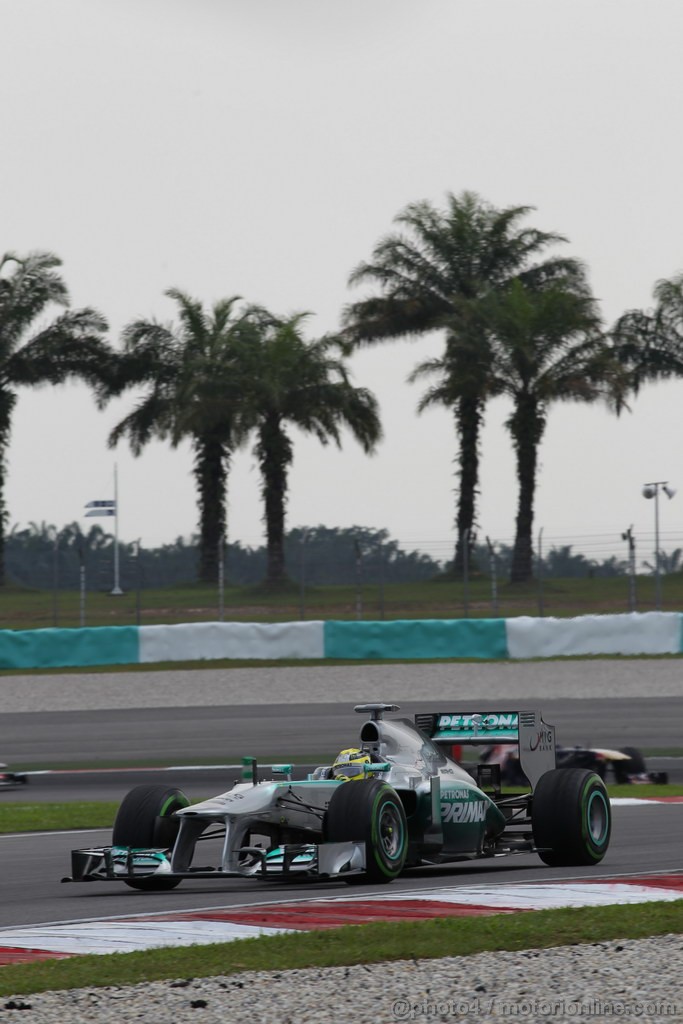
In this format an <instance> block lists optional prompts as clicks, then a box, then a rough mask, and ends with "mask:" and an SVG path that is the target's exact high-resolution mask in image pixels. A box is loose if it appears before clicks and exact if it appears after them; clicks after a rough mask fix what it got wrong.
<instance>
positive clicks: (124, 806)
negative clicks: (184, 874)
mask: <svg viewBox="0 0 683 1024" xmlns="http://www.w3.org/2000/svg"><path fill="white" fill-rule="evenodd" d="M189 803H190V801H189V800H188V798H187V797H186V796H185V794H184V793H183V792H182V791H181V790H179V789H173V788H170V787H169V786H136V787H135V789H131V791H130V792H129V793H127V794H126V796H125V797H124V798H123V800H122V802H121V806H120V807H119V809H118V813H117V815H116V820H115V821H114V829H113V832H112V845H113V846H131V847H134V848H139V849H144V848H150V847H157V848H160V849H170V848H171V847H172V846H173V844H174V843H175V841H176V837H177V835H178V829H179V827H180V823H179V822H178V820H177V819H176V818H174V817H173V814H174V812H175V811H177V810H180V808H181V807H187V806H188V805H189ZM125 882H126V885H128V886H130V887H131V889H143V890H145V891H146V892H150V891H157V892H158V891H162V890H167V889H175V887H176V886H177V885H179V884H180V882H181V879H179V878H165V877H164V876H163V875H159V876H158V877H156V876H155V877H151V878H140V879H139V880H138V879H136V880H135V881H133V880H130V879H126V880H125Z"/></svg>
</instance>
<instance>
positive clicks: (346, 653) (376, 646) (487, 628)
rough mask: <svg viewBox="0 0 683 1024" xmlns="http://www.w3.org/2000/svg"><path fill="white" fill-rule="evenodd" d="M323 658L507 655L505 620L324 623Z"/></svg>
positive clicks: (409, 620)
mask: <svg viewBox="0 0 683 1024" xmlns="http://www.w3.org/2000/svg"><path fill="white" fill-rule="evenodd" d="M325 657H326V658H394V659H396V658H496V659H499V658H507V657H508V649H507V636H506V629H505V619H424V620H420V619H417V620H415V619H405V620H404V619H399V620H396V621H393V622H326V623H325Z"/></svg>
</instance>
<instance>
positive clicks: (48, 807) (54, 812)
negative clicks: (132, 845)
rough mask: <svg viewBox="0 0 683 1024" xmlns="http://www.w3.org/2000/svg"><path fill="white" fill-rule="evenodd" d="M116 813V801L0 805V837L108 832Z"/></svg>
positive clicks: (117, 805) (117, 807)
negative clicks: (89, 830)
mask: <svg viewBox="0 0 683 1024" xmlns="http://www.w3.org/2000/svg"><path fill="white" fill-rule="evenodd" d="M118 809H119V804H118V801H116V802H111V803H109V802H95V801H91V802H83V803H67V804H47V803H45V804H5V805H4V806H2V805H0V833H3V832H4V833H7V832H53V831H57V830H62V829H79V828H111V826H112V825H113V824H114V818H115V816H116V812H117V810H118Z"/></svg>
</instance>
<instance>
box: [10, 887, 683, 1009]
mask: <svg viewBox="0 0 683 1024" xmlns="http://www.w3.org/2000/svg"><path fill="white" fill-rule="evenodd" d="M682 911H683V901H676V902H674V903H649V904H648V905H647V914H644V913H643V908H642V907H638V906H613V907H582V908H567V909H563V910H540V911H533V912H530V913H519V914H510V915H505V914H495V915H493V916H491V917H469V918H467V917H466V918H462V917H461V918H443V919H436V920H432V921H417V922H411V923H410V924H406V923H377V924H368V925H360V926H359V925H356V926H352V927H344V928H338V929H331V930H329V931H316V932H299V933H297V934H290V935H273V936H264V937H261V938H255V939H240V940H237V941H235V942H229V943H220V944H218V943H217V944H212V945H207V946H189V947H184V948H177V949H158V950H156V949H154V950H147V951H146V952H143V953H125V954H124V953H116V954H113V955H107V956H79V957H74V958H73V959H69V960H50V961H44V962H42V963H37V964H17V965H13V966H8V967H3V968H0V995H2V996H9V995H27V994H29V993H35V992H44V991H50V990H55V989H69V988H95V987H101V986H104V985H130V984H136V983H139V982H146V981H156V980H161V979H165V978H166V979H168V978H198V977H215V976H217V975H225V974H235V973H238V972H241V971H270V970H289V969H293V968H306V967H314V968H321V967H322V968H324V967H335V966H341V965H346V964H358V963H363V964H370V963H380V962H382V961H388V960H415V959H433V958H438V957H444V956H468V955H471V954H474V953H481V952H484V951H487V950H488V951H500V950H519V949H546V948H549V947H552V946H565V945H577V944H578V943H593V942H607V941H611V940H615V939H638V938H643V937H646V936H651V935H666V934H670V933H678V932H680V930H681V921H682V920H683V914H682ZM361 929H362V930H361Z"/></svg>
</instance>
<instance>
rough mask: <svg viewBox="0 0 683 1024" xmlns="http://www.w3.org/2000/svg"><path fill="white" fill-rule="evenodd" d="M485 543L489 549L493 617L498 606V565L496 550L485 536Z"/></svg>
mask: <svg viewBox="0 0 683 1024" xmlns="http://www.w3.org/2000/svg"><path fill="white" fill-rule="evenodd" d="M486 544H487V545H488V549H489V570H490V573H491V608H492V610H493V614H494V616H495V618H498V613H499V606H498V565H497V558H496V552H495V551H494V549H493V544H492V543H491V541H490V540H489V538H488V537H487V538H486Z"/></svg>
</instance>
